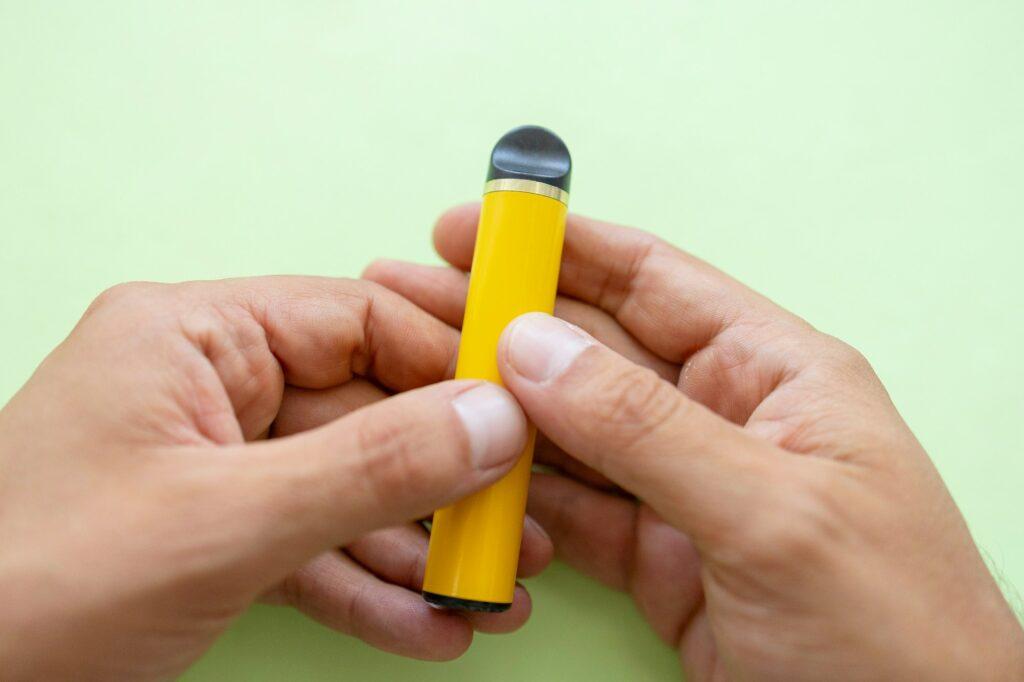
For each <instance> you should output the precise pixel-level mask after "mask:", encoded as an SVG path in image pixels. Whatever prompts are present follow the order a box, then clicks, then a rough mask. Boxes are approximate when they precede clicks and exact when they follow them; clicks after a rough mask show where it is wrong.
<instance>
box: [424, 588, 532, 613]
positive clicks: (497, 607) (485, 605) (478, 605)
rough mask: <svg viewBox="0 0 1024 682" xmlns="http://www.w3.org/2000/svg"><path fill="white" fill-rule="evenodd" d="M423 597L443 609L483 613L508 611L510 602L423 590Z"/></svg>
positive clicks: (432, 604)
mask: <svg viewBox="0 0 1024 682" xmlns="http://www.w3.org/2000/svg"><path fill="white" fill-rule="evenodd" d="M423 599H424V600H425V601H426V602H427V603H428V604H430V605H431V606H438V607H441V608H444V609H458V610H460V611H483V612H485V613H501V612H502V611H508V610H509V608H510V607H511V606H512V604H505V603H503V602H494V601H476V600H474V599H459V598H458V597H446V596H445V595H443V594H434V593H433V592H426V591H424V592H423Z"/></svg>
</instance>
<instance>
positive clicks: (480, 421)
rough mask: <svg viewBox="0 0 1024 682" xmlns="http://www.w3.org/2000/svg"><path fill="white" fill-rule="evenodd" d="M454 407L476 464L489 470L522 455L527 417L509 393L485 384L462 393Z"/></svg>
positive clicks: (479, 467)
mask: <svg viewBox="0 0 1024 682" xmlns="http://www.w3.org/2000/svg"><path fill="white" fill-rule="evenodd" d="M452 407H454V408H455V412H456V414H458V415H459V419H461V420H462V425H463V426H464V427H465V429H466V434H467V435H468V436H469V445H470V448H471V452H472V454H473V463H474V464H475V465H476V467H477V468H478V469H489V468H491V467H493V466H497V465H499V464H502V463H503V462H505V461H507V460H509V459H511V458H513V457H515V456H516V455H518V454H519V453H520V452H521V451H522V449H523V445H524V444H525V440H526V417H524V416H523V411H522V410H520V409H519V405H518V404H516V401H515V399H513V398H512V395H511V394H510V393H509V392H508V391H506V390H505V389H503V388H501V387H500V386H497V385H495V384H491V383H483V384H480V385H479V386H476V387H474V388H471V389H469V390H468V391H466V392H465V393H460V394H459V395H458V396H457V397H456V398H455V400H453V401H452Z"/></svg>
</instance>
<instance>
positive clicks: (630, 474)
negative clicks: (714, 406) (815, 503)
mask: <svg viewBox="0 0 1024 682" xmlns="http://www.w3.org/2000/svg"><path fill="white" fill-rule="evenodd" d="M498 363H499V367H500V369H501V376H502V379H503V380H504V382H505V385H506V386H507V387H508V388H509V390H511V391H512V392H513V394H515V396H516V398H517V399H518V400H519V403H520V405H522V407H523V409H524V410H525V411H526V413H527V415H528V416H529V417H530V419H531V420H533V421H534V422H535V423H536V424H537V427H538V428H539V429H540V430H541V431H543V432H544V434H545V435H546V436H547V437H548V438H550V439H551V440H552V441H554V442H555V443H556V444H557V445H558V446H559V447H561V448H562V449H563V450H565V451H566V452H567V453H568V454H569V455H571V456H573V457H575V458H576V459H578V460H580V461H582V462H584V463H585V464H587V465H589V466H591V467H592V468H594V469H596V470H597V471H599V472H601V473H602V474H604V475H605V476H607V477H608V478H610V479H611V480H613V481H614V482H616V483H618V484H619V485H620V486H622V487H623V488H625V489H626V490H628V491H629V492H631V493H633V494H635V495H637V496H638V497H640V498H642V499H643V500H644V501H645V502H647V503H648V504H649V505H651V507H653V508H654V510H655V511H657V512H658V513H659V514H660V515H661V516H662V517H663V518H664V519H665V520H666V521H668V522H669V523H671V524H672V525H674V526H676V527H677V528H679V529H680V530H682V531H684V532H685V533H687V534H688V535H689V536H690V537H691V538H692V539H693V540H694V542H695V543H697V545H698V546H704V548H706V549H710V548H712V547H713V546H715V545H718V543H719V542H720V541H721V540H722V539H723V538H726V537H733V538H735V535H734V534H735V533H736V532H737V531H739V530H741V529H742V528H743V525H744V524H749V523H750V520H751V518H752V516H754V515H758V514H760V513H761V511H763V510H764V509H766V508H770V507H766V506H765V505H768V504H769V501H768V498H769V496H777V495H778V493H779V487H778V486H777V485H776V483H773V481H779V480H781V479H782V478H783V477H784V476H785V475H786V473H787V472H786V469H787V468H789V467H790V466H796V464H797V462H796V461H795V458H794V456H793V455H791V454H790V453H787V452H784V451H782V450H778V449H777V448H775V447H774V446H772V445H770V444H768V443H766V442H764V441H760V440H758V439H756V438H754V437H753V436H751V435H749V434H747V433H746V432H744V431H743V430H742V429H740V428H739V427H737V426H736V425H734V424H732V423H730V422H728V421H726V420H724V419H722V418H721V417H719V416H718V415H716V414H714V413H713V412H711V411H710V410H708V409H707V408H705V407H704V406H703V405H700V404H699V403H697V402H695V401H692V400H690V399H689V398H687V397H686V396H685V395H684V394H683V393H682V392H680V391H679V390H678V389H677V388H676V387H675V386H674V385H672V384H671V383H669V382H667V381H665V380H664V379H662V378H660V377H659V376H658V375H657V374H655V373H654V372H653V371H651V370H649V369H646V368H643V367H640V366H639V365H636V364H634V363H632V362H630V361H629V360H627V359H625V358H623V357H622V356H620V355H618V354H617V353H615V352H613V351H611V350H610V349H608V348H606V347H605V346H603V345H601V344H600V343H598V342H597V341H596V340H595V339H594V338H593V337H591V336H590V335H588V334H586V333H585V332H583V331H582V330H580V329H579V328H577V327H575V326H573V325H571V324H569V323H567V322H564V321H562V320H559V319H557V318H554V317H551V316H548V315H544V314H541V313H530V314H526V315H523V316H521V317H519V318H517V319H516V320H514V321H513V322H512V324H510V325H509V326H508V327H507V328H506V329H505V332H504V333H503V335H502V337H501V342H500V345H499V350H498Z"/></svg>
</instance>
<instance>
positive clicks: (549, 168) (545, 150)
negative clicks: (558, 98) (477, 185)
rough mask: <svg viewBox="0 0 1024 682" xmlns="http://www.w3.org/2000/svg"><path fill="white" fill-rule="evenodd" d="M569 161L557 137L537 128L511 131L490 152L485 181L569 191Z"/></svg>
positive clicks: (570, 164) (567, 150)
mask: <svg viewBox="0 0 1024 682" xmlns="http://www.w3.org/2000/svg"><path fill="white" fill-rule="evenodd" d="M571 173H572V159H571V158H570V157H569V149H568V148H567V147H566V146H565V143H564V142H562V140H561V138H559V137H558V135H555V134H554V133H553V132H551V131H550V130H548V129H547V128H541V127H540V126H522V127H520V128H514V129H512V130H510V131H508V132H507V133H505V135H504V136H503V137H502V138H501V139H500V140H498V144H496V145H494V150H493V151H492V152H491V166H490V168H489V169H488V170H487V180H488V181H490V180H499V179H504V178H514V179H518V180H533V181H535V182H543V183H544V184H546V185H551V186H553V187H557V188H559V189H561V190H563V191H565V192H568V191H569V176H570V174H571Z"/></svg>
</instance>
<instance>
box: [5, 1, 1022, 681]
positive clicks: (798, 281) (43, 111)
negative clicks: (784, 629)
mask: <svg viewBox="0 0 1024 682" xmlns="http://www.w3.org/2000/svg"><path fill="white" fill-rule="evenodd" d="M1021 26H1024V3H1020V2H1019V1H1018V0H1008V1H1005V2H996V1H984V2H946V1H940V2H931V1H923V0H920V1H905V2H881V1H878V0H870V1H865V2H857V3H828V2H820V1H818V0H795V1H792V2H778V3H755V2H733V3H710V2H687V3H676V2H635V3H633V2H631V3H624V2H599V1H595V2H557V3H555V2H536V1H533V0H523V1H521V2H517V3H515V4H514V5H508V4H494V3H470V2H464V3H457V2H437V3H413V2H407V3H401V2H352V3H341V2H283V1H282V2H237V1H232V2H213V3H211V2H198V1H188V2H178V3H128V2H109V1H102V0H101V1H97V2H90V3H66V2H32V3H24V2H17V3H16V2H13V1H5V0H0V45H2V46H3V47H2V54H0V98H2V102H0V319H2V320H3V321H4V322H3V324H4V334H3V341H2V344H3V346H2V347H3V351H4V362H3V363H2V366H0V400H3V399H6V398H7V397H8V396H10V395H11V394H13V392H14V391H15V390H17V387H18V386H20V385H21V384H22V383H23V382H24V381H25V379H26V378H27V377H28V376H29V374H30V373H31V371H32V369H33V368H34V367H35V366H36V365H37V364H38V363H39V361H40V360H41V359H42V358H43V357H44V355H45V354H46V352H48V350H49V349H50V348H52V347H53V346H54V345H55V344H57V343H59V341H60V340H61V339H62V338H63V336H64V335H65V334H66V333H67V331H68V330H69V329H70V328H71V326H72V325H73V324H74V322H75V320H77V318H78V316H79V315H80V314H81V312H82V311H83V310H84V309H85V307H86V305H88V303H89V301H90V300H91V299H92V298H93V297H94V296H95V295H96V294H97V293H98V292H99V291H100V290H102V289H103V288H105V287H107V286H109V285H111V284H114V283H116V282H119V281H124V280H131V279H152V280H164V281H176V280H183V279H196V278H217V277H226V276H238V275H251V274H265V273H309V274H321V275H341V276H353V275H358V273H359V272H360V270H361V268H362V267H363V266H364V265H365V264H366V263H367V262H368V261H369V260H371V259H372V258H373V257H375V256H378V255H387V256H391V257H399V258H409V259H418V260H431V261H433V260H435V259H436V257H435V256H433V255H432V253H431V249H430V240H429V229H430V224H431V222H432V220H433V218H434V216H435V215H437V213H439V212H440V211H441V210H442V209H443V208H444V207H446V206H448V205H450V204H452V203H455V202H459V201H464V200H470V199H473V198H475V197H476V196H477V195H478V193H479V191H480V187H481V184H482V181H483V173H484V168H485V163H486V155H487V152H488V150H489V148H490V146H491V145H492V144H493V142H494V140H495V139H496V138H497V137H498V136H499V135H500V134H501V133H502V132H504V131H505V130H507V129H508V128H510V127H512V126H514V125H518V124H521V123H527V122H532V123H541V124H545V125H548V126H550V127H551V128H553V129H554V130H556V131H557V132H558V133H559V134H560V135H562V136H563V138H564V139H565V140H566V141H567V142H568V144H569V146H570V148H571V149H572V150H573V154H574V158H575V162H576V170H575V173H574V187H573V196H572V204H573V208H574V209H575V210H577V211H580V212H584V213H587V214H590V215H594V216H599V217H603V218H606V219H610V220H616V221H621V222H626V223H630V224H634V225H637V226H641V227H644V228H647V229H650V230H653V231H655V232H657V233H658V234H660V235H662V236H664V237H665V238H667V239H670V240H672V241H673V242H675V243H677V244H679V245H680V246H682V247H684V248H686V249H688V250H690V251H692V252H694V253H696V254H697V255H699V256H701V257H703V258H706V259H708V260H710V261H711V262H713V263H715V264H716V265H718V266H720V267H722V268H723V269H724V270H726V271H728V272H730V273H732V274H734V275H735V276H737V277H739V278H740V279H742V280H743V281H745V282H747V283H749V284H751V285H752V286H754V287H755V288H757V289H759V290H761V291H763V292H764V293H766V294H767V295H769V296H770V297H772V298H774V299H775V300H777V301H779V302H780V303H781V304H782V305H784V306H786V307H788V308H790V309H792V310H794V311H796V312H797V313H798V314H800V315H802V316H804V317H806V318H807V319H809V320H810V321H812V322H813V323H814V324H816V325H817V326H819V327H820V328H822V329H824V330H826V331H828V332H830V333H833V334H835V335H837V336H840V337H841V338H843V339H845V340H847V341H849V342H851V343H852V344H853V345H855V346H857V347H858V348H859V349H860V350H862V351H863V352H864V353H865V355H867V357H868V358H869V359H870V360H871V361H872V363H873V364H874V366H875V368H876V369H877V370H878V372H879V374H880V375H881V377H882V379H883V380H884V381H885V382H886V385H887V386H888V387H889V389H890V391H891V392H892V394H893V398H894V400H895V402H896V404H897V405H898V406H899V407H900V409H901V411H902V412H903V414H904V415H905V416H906V418H907V419H908V421H909V422H910V424H911V425H912V427H913V428H914V429H915V431H916V433H917V434H918V436H919V437H920V438H921V440H922V442H923V443H924V445H925V446H926V448H928V450H929V452H930V453H931V454H932V456H933V457H934V459H935V460H936V463H937V464H938V466H939V468H940V470H941V472H942V474H943V476H944V477H945V479H946V480H947V482H948V484H949V486H950V488H951V489H952V491H953V494H954V496H955V498H956V499H957V501H958V503H959V504H960V505H961V507H962V509H963V510H964V513H965V515H966V516H967V519H968V521H969V523H970V525H971V528H972V530H973V532H974V533H975V537H976V539H977V540H978V542H979V544H980V545H981V546H982V548H983V549H984V551H985V552H986V553H987V555H988V556H989V558H990V561H991V563H992V564H993V566H994V567H995V568H996V570H997V572H998V573H1000V574H1001V575H1002V576H1003V577H1004V579H1005V581H1006V582H1007V584H1017V585H1020V584H1024V539H1022V537H1021V532H1020V524H1021V518H1022V516H1024V511H1022V508H1021V504H1020V501H1019V500H1020V490H1021V489H1024V419H1022V414H1024V388H1022V387H1024V360H1022V355H1021V348H1024V315H1022V314H1021V303H1020V294H1021V292H1022V291H1024V269H1022V268H1021V266H1020V253H1021V251H1022V247H1024V238H1022V236H1021V235H1022V231H1024V230H1022V226H1024V191H1022V187H1024V88H1022V87H1021V74H1022V73H1024V40H1021ZM532 585H533V590H534V595H535V608H536V617H535V618H534V619H533V621H532V622H531V623H530V624H529V625H528V626H527V627H526V629H525V630H523V631H522V632H521V633H518V634H516V635H514V636H511V637H479V638H478V641H477V643H476V644H475V645H474V648H473V650H472V651H471V652H470V653H469V654H468V655H467V656H466V657H465V658H463V659H462V660H460V661H458V662H456V663H453V664H421V663H414V662H407V661H402V660H399V659H395V658H392V657H388V656H385V655H383V654H379V653H377V652H374V651H372V650H370V649H368V648H367V647H365V646H363V645H362V644H360V643H358V642H354V641H352V640H350V639H347V638H344V637H341V636H339V635H336V634H333V633H329V632H327V631H325V630H323V629H322V628H319V627H318V626H315V625H313V624H310V623H308V622H306V621H305V620H304V619H302V618H300V617H299V616H297V615H294V614H292V613H290V612H288V611H285V610H278V609H269V608H257V609H256V610H254V611H253V612H252V613H251V614H250V615H248V616H247V617H245V618H244V619H243V620H242V621H241V622H240V623H239V624H238V625H237V627H236V628H235V629H234V630H232V631H231V633H230V634H229V635H228V636H227V637H225V638H224V639H223V640H222V641H221V642H220V643H219V644H218V645H217V646H216V647H215V648H214V649H213V651H212V652H211V653H210V654H209V655H208V656H207V657H206V658H205V659H204V660H203V661H202V662H201V663H200V664H199V666H198V667H197V668H196V669H195V670H194V671H193V672H192V673H190V675H189V676H188V679H190V680H193V681H199V680H223V679H311V680H319V679H323V680H327V679H388V680H403V679H405V680H430V679H445V680H460V679H466V680H468V679H497V680H500V679H510V680H511V679H559V680H560V679H588V680H620V679H662V678H671V677H674V676H675V675H676V670H677V669H676V666H675V660H674V656H673V654H672V653H671V652H669V651H667V650H666V649H664V648H663V647H662V646H661V645H660V644H659V643H658V642H657V641H656V640H655V638H654V636H653V635H652V634H651V633H650V632H649V631H648V630H647V628H646V627H645V626H644V625H643V624H642V623H641V621H640V619H639V618H638V617H637V616H636V615H635V613H634V611H633V609H632V607H631V605H630V604H629V602H628V600H626V599H625V598H623V597H621V596H618V595H612V594H610V593H608V592H606V591H604V590H603V589H600V588H598V587H597V586H595V585H592V584H591V583H589V582H586V581H584V580H583V579H581V578H579V577H576V576H574V575H572V574H571V573H570V572H568V571H567V570H566V569H564V568H555V569H554V570H553V571H552V572H551V573H549V574H547V575H546V576H544V577H542V578H540V579H539V580H536V581H533V583H532Z"/></svg>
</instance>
